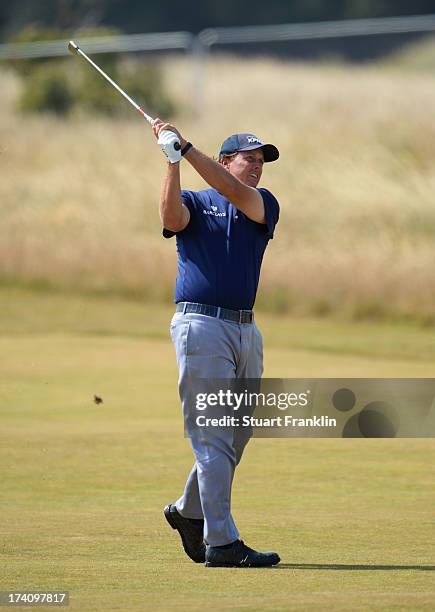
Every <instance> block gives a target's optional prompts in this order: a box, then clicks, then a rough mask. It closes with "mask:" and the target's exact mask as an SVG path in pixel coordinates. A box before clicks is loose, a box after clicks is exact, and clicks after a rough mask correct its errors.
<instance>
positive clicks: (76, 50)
mask: <svg viewBox="0 0 435 612" xmlns="http://www.w3.org/2000/svg"><path fill="white" fill-rule="evenodd" d="M68 51H69V52H70V53H73V54H74V55H79V56H81V57H83V58H84V59H85V60H86V61H87V62H88V63H89V64H90V65H91V66H92V67H93V68H95V70H97V71H98V72H99V73H100V74H101V76H103V77H104V78H105V79H106V81H108V82H109V83H110V84H111V85H112V86H113V87H114V88H115V89H117V90H118V91H119V93H120V94H121V95H123V96H124V98H125V99H126V100H128V101H129V102H130V104H131V105H132V106H134V108H135V109H136V110H138V111H139V112H140V114H141V115H142V116H143V117H144V118H145V119H146V120H147V121H148V123H149V124H150V125H154V122H155V119H153V118H152V117H150V115H148V114H147V113H146V112H145V111H144V110H143V108H141V107H140V106H139V104H138V103H137V102H135V101H134V100H133V98H130V96H129V95H128V94H126V93H125V91H124V90H123V89H122V88H121V87H120V86H119V85H118V84H117V83H115V81H114V80H113V79H111V78H110V77H109V75H107V74H106V73H105V72H104V70H102V69H101V68H100V67H99V66H97V64H96V63H95V62H93V61H92V60H91V58H90V57H88V56H87V55H86V53H85V52H84V51H82V50H81V49H80V47H79V46H78V44H77V43H76V42H74V41H73V40H70V41H69V43H68ZM159 143H161V146H162V149H163V151H164V153H165V155H168V153H167V151H168V148H171V147H173V149H174V150H175V151H179V150H180V148H181V145H180V140H179V139H178V136H177V135H176V134H175V133H174V132H171V131H169V130H163V131H161V132H160V134H159Z"/></svg>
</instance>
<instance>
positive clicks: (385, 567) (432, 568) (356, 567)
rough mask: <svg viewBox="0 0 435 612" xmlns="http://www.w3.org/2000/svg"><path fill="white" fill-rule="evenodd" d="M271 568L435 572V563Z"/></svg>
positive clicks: (311, 564)
mask: <svg viewBox="0 0 435 612" xmlns="http://www.w3.org/2000/svg"><path fill="white" fill-rule="evenodd" d="M270 569H293V570H341V571H349V570H371V571H389V570H394V571H398V570H402V571H403V570H405V571H420V572H433V571H435V565H344V564H341V563H280V564H279V565H275V566H274V567H271V568H270Z"/></svg>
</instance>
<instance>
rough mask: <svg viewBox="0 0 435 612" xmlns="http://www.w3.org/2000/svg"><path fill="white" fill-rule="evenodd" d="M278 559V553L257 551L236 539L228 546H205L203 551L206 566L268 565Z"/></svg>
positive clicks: (277, 561) (278, 560)
mask: <svg viewBox="0 0 435 612" xmlns="http://www.w3.org/2000/svg"><path fill="white" fill-rule="evenodd" d="M280 561H281V559H280V557H279V555H278V553H275V552H265V553H263V552H257V551H256V550H253V549H252V548H249V546H246V544H244V543H243V541H242V540H236V541H235V542H233V544H232V545H231V547H230V548H218V547H216V546H207V550H206V553H205V564H206V566H207V567H270V566H271V565H276V564H277V563H279V562H280Z"/></svg>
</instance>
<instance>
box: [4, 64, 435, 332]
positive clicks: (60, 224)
mask: <svg viewBox="0 0 435 612" xmlns="http://www.w3.org/2000/svg"><path fill="white" fill-rule="evenodd" d="M72 61H73V60H72ZM163 69H164V71H165V75H166V81H167V83H168V86H169V87H171V90H172V93H173V96H174V97H175V98H176V99H177V100H178V102H179V104H180V106H181V108H182V113H181V116H180V117H179V119H178V121H177V124H178V125H179V127H180V128H181V130H182V132H183V133H184V134H185V135H186V136H187V137H188V138H189V139H190V140H192V141H193V142H194V143H195V144H196V145H197V146H198V147H199V148H201V149H202V150H204V151H206V152H208V153H210V154H215V153H216V152H217V150H218V148H219V145H220V143H221V141H222V139H223V138H224V137H225V136H227V135H228V134H231V133H234V132H238V131H252V132H254V133H256V134H258V135H259V136H261V137H262V138H264V139H266V140H270V141H272V142H274V143H276V144H277V145H278V147H279V148H280V150H281V158H280V160H279V162H277V163H275V164H271V165H270V166H269V165H268V166H267V167H265V172H264V175H263V181H262V184H263V185H264V186H267V187H269V188H270V189H271V190H272V191H273V192H274V193H275V194H276V195H277V197H278V199H279V200H280V203H281V206H282V214H281V220H280V223H279V226H278V229H277V233H276V237H275V239H274V240H273V242H272V243H271V244H270V246H269V249H268V252H267V253H266V257H265V262H264V267H263V274H262V281H261V289H260V295H259V303H260V304H261V305H263V306H265V305H267V306H268V307H271V308H275V309H287V310H292V311H296V312H309V313H315V314H319V315H320V314H327V313H329V312H335V311H340V312H347V313H350V314H352V315H353V316H360V317H364V316H384V315H385V316H393V315H394V316H396V315H401V316H410V317H423V318H425V320H427V321H428V322H430V321H432V313H433V312H434V307H433V305H434V303H435V275H434V273H433V270H434V268H435V114H434V111H433V109H434V108H435V87H434V83H433V77H432V76H431V75H430V74H426V73H424V72H423V73H409V72H408V73H401V72H399V71H397V70H396V69H394V70H393V69H387V68H382V69H381V68H376V67H371V68H354V67H345V66H341V67H340V66H327V65H323V66H307V65H297V64H291V63H286V62H278V61H272V60H266V59H264V60H261V59H255V60H254V59H250V60H248V59H245V60H241V59H236V58H234V57H222V56H221V57H215V58H212V59H211V60H210V61H209V63H208V65H207V66H206V70H205V74H206V88H205V92H204V100H203V104H202V108H203V112H202V115H201V117H200V118H198V117H196V116H195V115H194V114H193V112H192V109H193V99H192V98H193V94H192V91H194V89H193V82H192V66H191V65H190V64H189V62H188V61H187V60H184V59H180V58H178V59H170V60H166V61H164V63H163ZM96 78H98V77H97V76H96ZM0 86H1V91H2V95H1V96H0V150H1V153H0V173H1V179H0V276H1V278H3V279H4V280H7V281H12V282H34V281H38V282H47V283H48V284H51V285H53V286H61V287H62V286H65V287H76V288H79V289H89V288H91V289H109V290H110V289H115V290H128V291H133V292H139V293H140V292H145V293H146V294H147V295H148V296H150V297H154V298H162V297H165V298H166V297H167V296H169V295H170V294H171V292H172V287H173V282H174V277H175V273H176V256H175V245H174V243H173V241H166V240H164V239H163V238H161V236H160V224H159V219H158V199H159V192H160V186H161V182H162V178H163V176H164V171H165V163H164V159H163V156H162V154H161V152H160V151H159V150H158V148H157V146H156V144H155V142H154V140H153V138H152V136H151V134H150V130H149V127H148V125H146V124H145V123H142V122H141V119H140V118H136V117H135V116H134V113H133V111H132V118H131V120H113V119H104V118H102V117H84V116H76V117H74V118H72V119H70V120H67V121H66V120H59V119H54V118H50V117H31V118H29V117H23V116H18V115H17V114H16V113H15V111H14V110H13V105H14V100H15V98H16V95H17V90H18V87H19V83H18V82H17V81H16V80H15V78H14V77H13V75H11V74H10V73H6V72H2V73H1V76H0ZM108 95H117V94H116V93H113V94H112V91H111V90H110V88H108ZM119 103H120V104H124V102H123V101H122V99H120V101H119ZM182 174H183V185H184V186H185V187H189V188H193V189H196V188H202V187H203V186H204V183H203V182H202V180H201V179H200V178H199V177H198V176H196V175H195V173H194V172H193V171H192V169H191V168H190V167H189V165H188V164H187V163H186V162H184V163H183V170H182Z"/></svg>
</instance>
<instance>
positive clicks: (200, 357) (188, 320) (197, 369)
mask: <svg viewBox="0 0 435 612" xmlns="http://www.w3.org/2000/svg"><path fill="white" fill-rule="evenodd" d="M171 337H172V342H173V343H174V347H175V352H176V357H177V364H178V369H179V380H178V386H179V393H180V399H181V403H182V408H183V415H184V418H185V422H187V419H186V417H187V416H189V415H190V416H192V414H193V412H194V413H196V414H198V413H197V410H196V405H195V393H194V389H193V388H192V384H191V379H192V378H225V379H232V378H258V379H259V378H261V375H262V373H263V342H262V338H261V334H260V332H259V331H258V329H257V326H256V325H255V323H254V322H253V323H244V324H238V323H233V322H232V321H223V320H221V319H217V318H214V317H209V316H206V315H201V314H193V313H187V314H183V313H182V312H180V313H175V314H174V316H173V318H172V321H171ZM187 435H188V436H189V438H190V441H191V444H192V448H193V452H194V455H195V463H194V465H193V468H192V470H191V472H190V474H189V476H188V479H187V482H186V486H185V489H184V493H183V495H182V496H181V497H180V499H178V500H177V502H176V503H175V506H176V508H177V510H178V512H179V513H180V514H181V515H182V516H185V517H188V518H196V519H201V518H204V540H205V541H206V543H207V544H210V546H223V545H225V544H229V543H230V542H233V541H234V540H237V539H238V537H239V532H238V530H237V527H236V525H235V523H234V520H233V517H232V516H231V487H232V483H233V477H234V470H235V468H236V465H237V464H238V463H239V461H240V459H241V457H242V453H243V450H244V448H245V446H246V444H247V443H248V441H249V438H250V436H251V431H250V430H249V429H248V428H241V427H222V428H212V430H211V429H208V428H205V429H204V430H201V431H199V430H198V428H195V429H193V430H192V431H187Z"/></svg>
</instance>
